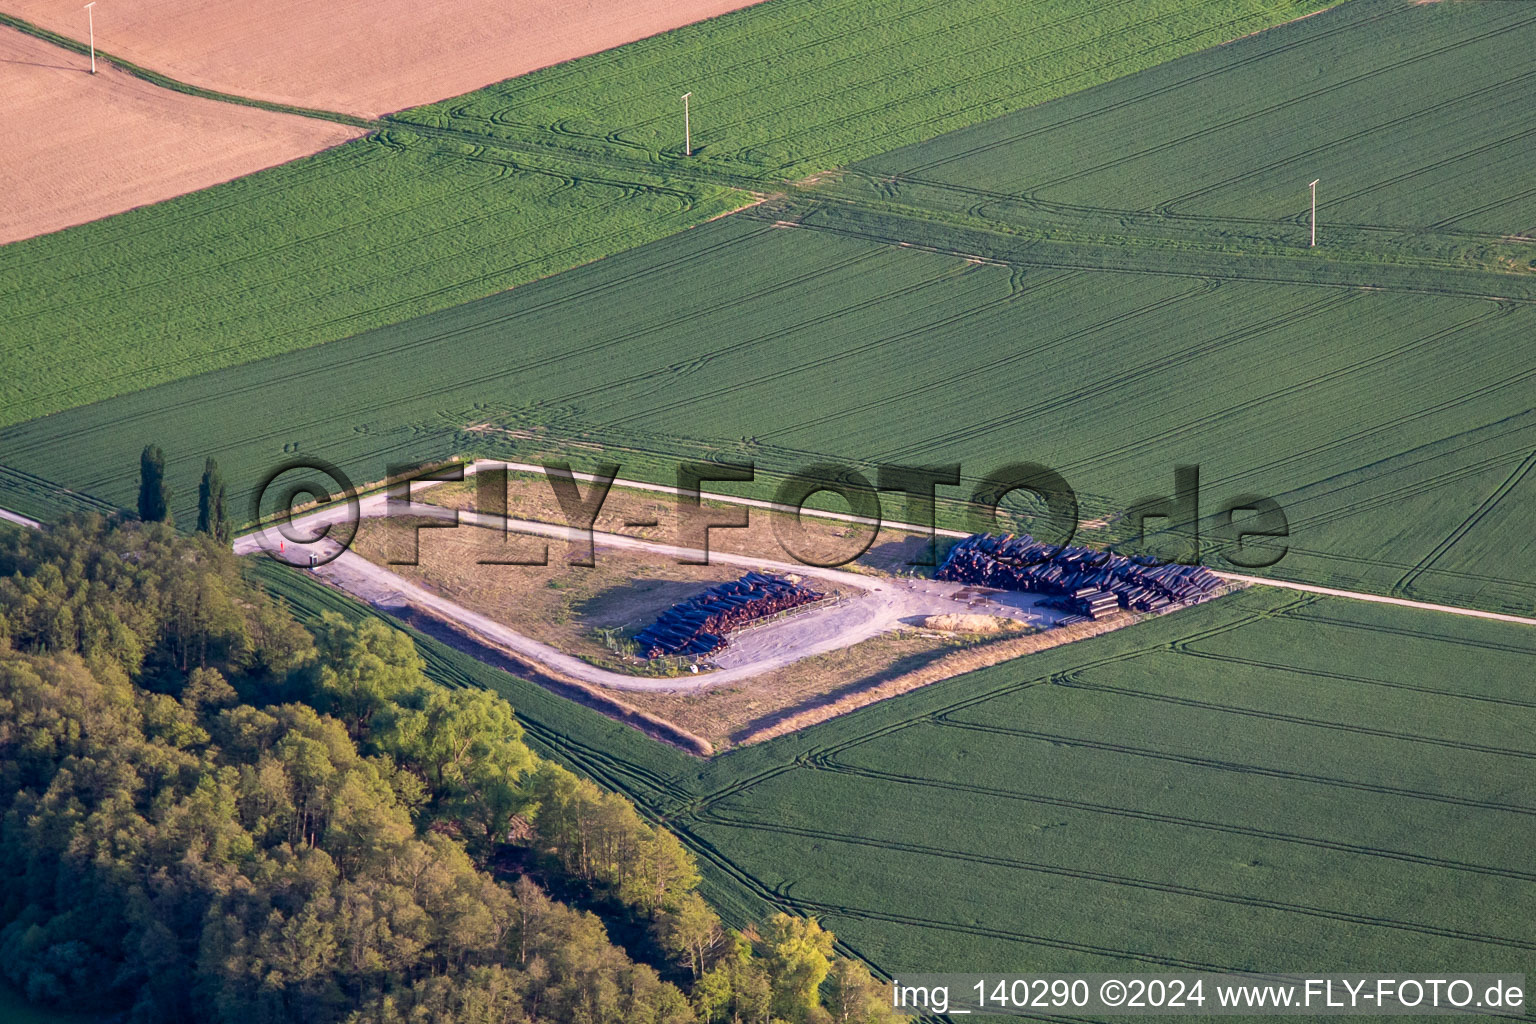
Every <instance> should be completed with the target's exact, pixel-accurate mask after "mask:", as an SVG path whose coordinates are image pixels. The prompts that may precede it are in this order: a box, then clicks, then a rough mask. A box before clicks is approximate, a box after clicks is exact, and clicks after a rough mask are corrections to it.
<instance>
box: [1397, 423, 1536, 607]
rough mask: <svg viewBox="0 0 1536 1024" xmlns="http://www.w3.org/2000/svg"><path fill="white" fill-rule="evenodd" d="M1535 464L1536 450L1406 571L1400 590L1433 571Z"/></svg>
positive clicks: (1523, 478) (1518, 483) (1507, 495)
mask: <svg viewBox="0 0 1536 1024" xmlns="http://www.w3.org/2000/svg"><path fill="white" fill-rule="evenodd" d="M1533 466H1536V451H1533V452H1531V454H1529V455H1527V456H1526V457H1525V459H1524V460H1523V461H1522V462H1521V463H1520V465H1519V466H1517V467H1515V471H1514V472H1513V473H1511V474H1510V475H1509V478H1508V479H1506V480H1505V481H1504V482H1503V483H1501V484H1500V485H1499V486H1498V488H1497V489H1496V490H1495V491H1494V492H1493V493H1492V494H1490V495H1488V497H1487V498H1486V499H1484V501H1483V503H1482V504H1481V505H1479V506H1478V507H1477V509H1476V510H1475V511H1474V512H1473V513H1472V514H1471V515H1469V516H1468V517H1467V518H1466V519H1465V520H1464V521H1463V522H1462V523H1461V525H1460V526H1458V527H1456V529H1455V530H1453V531H1451V534H1450V535H1449V536H1448V537H1446V538H1445V539H1444V540H1443V541H1441V542H1440V543H1439V544H1437V545H1435V547H1434V549H1433V550H1432V551H1430V553H1429V554H1428V555H1426V556H1425V557H1424V560H1423V561H1421V562H1419V564H1418V565H1416V566H1414V567H1413V569H1412V571H1410V572H1408V573H1405V574H1404V575H1403V578H1402V579H1400V580H1398V583H1397V588H1398V589H1399V590H1408V589H1410V588H1411V587H1412V586H1413V583H1414V581H1415V580H1417V579H1418V578H1419V577H1420V576H1422V575H1424V574H1425V573H1427V572H1431V571H1433V566H1434V564H1435V563H1436V562H1438V561H1439V560H1440V559H1441V558H1443V557H1444V556H1445V555H1446V554H1447V553H1448V552H1449V551H1450V550H1451V548H1453V547H1455V546H1456V545H1457V544H1458V543H1459V542H1461V541H1462V540H1463V539H1464V538H1465V537H1466V536H1467V534H1469V533H1471V532H1472V530H1473V529H1475V528H1476V527H1477V525H1478V523H1480V522H1482V520H1483V519H1484V518H1485V517H1486V516H1487V515H1488V513H1489V512H1492V511H1493V509H1494V508H1495V507H1496V506H1497V505H1498V504H1499V502H1501V501H1503V500H1505V499H1506V498H1508V497H1509V495H1510V494H1511V493H1512V492H1513V491H1514V490H1515V489H1516V488H1517V487H1519V486H1520V484H1521V482H1522V481H1524V480H1525V478H1526V477H1527V476H1528V475H1530V472H1531V467H1533Z"/></svg>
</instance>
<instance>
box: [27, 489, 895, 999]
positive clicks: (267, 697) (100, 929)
mask: <svg viewBox="0 0 1536 1024" xmlns="http://www.w3.org/2000/svg"><path fill="white" fill-rule="evenodd" d="M0 773H3V778H0V801H3V818H0V872H3V875H4V878H5V883H4V890H3V897H0V976H3V978H4V980H5V981H6V982H8V983H9V984H10V985H11V986H13V987H14V988H15V989H16V990H18V991H19V992H21V993H22V994H24V995H25V996H26V997H27V999H29V1000H30V1001H32V1002H33V1003H34V1004H37V1005H40V1006H44V1007H55V1008H59V1009H69V1010H84V1011H89V1012H92V1013H96V1014H99V1015H100V1016H101V1017H102V1018H103V1019H107V1018H112V1019H117V1020H122V1021H126V1022H133V1024H140V1022H143V1024H148V1022H158V1021H208V1022H221V1024H223V1022H227V1024H236V1022H239V1024H278V1022H284V1021H305V1022H318V1024H330V1022H346V1024H407V1022H409V1024H436V1022H444V1024H446V1022H450V1021H452V1022H455V1024H539V1022H551V1024H555V1022H559V1024H567V1022H568V1024H608V1022H613V1024H619V1022H623V1024H649V1022H654V1024H688V1022H732V1024H747V1022H753V1024H774V1022H787V1024H822V1022H828V1021H838V1022H855V1024H883V1022H890V1021H894V1020H897V1019H899V1018H896V1017H894V1016H893V1015H892V1014H891V1011H890V1010H889V1009H888V997H887V994H886V990H885V988H884V987H883V986H882V985H881V984H880V983H879V982H878V981H876V980H875V979H873V978H872V977H871V976H870V974H869V972H868V971H867V970H866V969H865V968H864V967H863V966H862V965H861V964H859V963H857V962H855V961H851V960H848V959H845V958H842V957H839V956H837V955H836V954H835V953H834V951H833V944H832V943H833V939H832V935H831V934H830V933H829V932H826V931H824V930H823V929H822V928H821V927H820V926H819V925H818V924H817V923H816V922H815V921H814V920H810V919H806V918H796V917H790V916H786V915H782V914H781V915H776V916H774V917H773V918H771V919H769V920H767V921H764V922H762V923H761V924H760V925H758V926H756V927H751V928H747V929H745V930H743V931H733V930H730V929H727V928H726V927H724V926H723V925H722V923H721V921H720V919H719V917H718V916H717V915H716V914H715V912H714V911H713V910H712V909H711V908H710V907H709V906H708V905H707V904H706V903H705V901H704V900H703V899H702V897H701V896H700V895H699V893H698V892H697V891H696V887H697V885H698V882H699V874H698V870H697V866H696V865H695V863H694V860H693V857H692V855H691V854H690V853H689V852H688V851H687V850H686V849H685V848H684V847H683V846H682V845H681V844H680V843H679V842H678V841H677V840H676V839H675V838H674V837H673V836H672V835H671V834H670V833H668V832H666V831H665V830H663V829H660V828H657V827H655V826H653V825H651V824H649V823H648V822H646V821H645V820H644V819H643V818H642V817H641V816H640V815H639V814H638V813H637V812H636V810H635V808H634V807H633V806H632V805H631V804H630V803H629V802H628V801H627V800H625V799H624V798H623V797H621V796H619V795H617V794H614V793H610V792H606V791H604V790H603V789H601V788H600V787H598V786H597V785H595V784H594V783H593V782H591V781H589V780H587V779H584V778H581V777H579V776H577V775H575V774H573V773H572V772H570V771H568V770H566V769H565V768H563V767H561V766H560V765H558V764H555V763H553V762H552V761H549V760H547V759H544V758H541V757H539V756H538V755H536V754H535V753H534V752H533V751H532V750H530V748H529V747H528V746H527V744H526V743H525V742H524V738H523V733H522V729H521V727H520V726H519V724H518V722H517V718H516V715H515V713H514V711H513V709H512V708H511V707H510V706H509V705H508V704H507V703H506V702H505V701H503V700H502V699H501V698H500V697H498V696H496V695H494V694H492V693H489V692H487V691H484V690H475V689H463V690H451V689H447V688H444V687H441V686H438V685H437V684H435V683H433V682H432V681H431V680H429V679H428V678H427V676H426V675H424V674H423V666H422V661H421V659H420V657H419V655H418V653H417V651H416V648H415V646H414V644H413V643H412V641H411V640H410V638H409V637H408V636H407V635H406V634H404V633H402V632H399V631H396V630H393V629H391V628H390V627H388V626H387V625H385V624H384V623H382V622H380V621H377V620H366V621H362V622H356V623H354V622H348V621H345V620H343V619H342V618H340V617H338V616H334V615H332V616H326V617H324V618H322V619H321V620H320V621H319V623H318V625H317V626H316V628H314V629H313V631H311V630H307V629H305V628H304V627H302V626H300V625H299V624H298V622H297V621H296V620H295V619H294V618H293V616H291V615H290V614H289V612H288V610H287V609H286V607H284V606H283V605H282V604H281V603H280V602H278V601H275V600H274V599H272V598H271V597H270V596H268V595H267V594H266V593H265V592H264V591H262V590H261V589H259V588H258V587H256V586H254V585H252V584H251V583H250V582H249V581H248V580H247V579H246V578H245V576H244V575H243V574H242V571H241V566H240V563H239V561H238V560H237V559H236V558H235V556H234V555H233V554H231V553H230V552H229V550H228V549H227V547H224V546H221V545H220V544H219V543H218V542H217V541H216V540H214V539H213V538H212V537H210V536H207V535H204V534H198V535H194V536H186V535H183V534H178V533H177V532H176V531H175V530H174V529H172V528H171V527H170V526H169V525H167V524H164V523H142V522H112V523H109V522H106V521H103V520H101V519H99V518H87V519H75V520H68V521H65V522H62V523H60V524H57V525H54V526H51V527H49V528H46V529H45V530H42V531H25V530H16V531H7V532H5V533H4V534H3V535H0ZM616 939H617V940H618V941H616Z"/></svg>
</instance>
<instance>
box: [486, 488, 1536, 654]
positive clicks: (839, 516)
mask: <svg viewBox="0 0 1536 1024" xmlns="http://www.w3.org/2000/svg"><path fill="white" fill-rule="evenodd" d="M483 461H485V462H486V464H495V465H498V466H506V467H507V469H508V470H511V471H513V472H519V473H543V472H544V471H545V470H544V467H543V466H541V465H537V464H535V463H531V462H495V461H494V460H483ZM480 464H481V460H477V461H476V462H474V463H471V464H470V465H469V466H466V467H465V469H464V475H465V476H469V475H471V474H472V473H474V472H476V469H477V467H478V466H479V465H480ZM572 475H573V476H574V477H575V478H576V479H577V480H580V481H582V482H583V483H591V482H592V481H593V480H595V479H597V478H596V477H594V476H593V475H592V474H591V473H573V474H572ZM613 483H614V485H615V486H618V487H627V488H629V489H631V490H637V491H650V492H653V493H659V494H669V495H672V496H673V497H676V496H677V488H676V487H670V486H668V485H666V484H652V483H645V482H643V481H638V480H625V479H623V478H615V479H614V481H613ZM699 498H700V499H701V500H703V501H720V502H725V503H726V504H731V505H746V506H748V507H751V508H761V509H766V510H768V511H770V512H782V513H786V514H791V513H794V512H795V509H793V508H791V507H789V506H788V505H784V504H781V503H779V502H775V501H765V500H763V499H762V498H742V497H737V496H734V495H729V494H716V493H712V492H709V491H700V492H699ZM800 514H801V515H803V516H813V517H815V518H818V519H834V520H837V521H838V522H843V523H855V524H857V525H860V526H889V527H891V528H892V529H895V530H902V531H905V532H907V533H926V532H928V528H927V527H926V526H919V525H917V524H916V523H903V522H898V521H896V520H892V519H882V520H875V519H870V518H868V517H867V516H856V515H850V514H849V513H846V512H823V511H821V510H820V509H814V508H807V509H801V510H800ZM933 532H934V534H935V535H936V536H939V537H950V538H953V539H955V540H963V539H964V538H966V537H969V536H970V534H969V533H964V532H962V531H960V530H946V529H944V528H943V527H934V530H933ZM1211 571H1212V572H1214V573H1216V575H1217V576H1220V577H1221V578H1222V579H1224V580H1230V581H1231V582H1233V583H1247V584H1249V585H1251V586H1258V587H1276V588H1278V589H1281V590H1296V591H1300V592H1302V593H1306V594H1322V595H1323V596H1325V597H1342V598H1348V599H1352V600H1356V601H1369V602H1371V603H1374V604H1392V605H1400V606H1402V607H1405V608H1417V609H1419V610H1421V611H1431V612H1444V613H1446V614H1447V615H1466V616H1470V617H1472V618H1476V619H1491V620H1493V621H1495V622H1512V623H1515V624H1517V625H1521V626H1536V618H1530V617H1527V616H1523V615H1506V614H1504V613H1503V612H1485V611H1482V610H1480V609H1477V608H1462V607H1460V606H1459V605H1453V604H1434V603H1432V602H1429V601H1411V600H1408V599H1407V598H1402V597H1386V596H1384V595H1381V594H1368V593H1363V592H1361V591H1357V590H1340V589H1338V588H1336V587H1321V586H1316V585H1314V584H1311V583H1293V582H1291V581H1290V580H1280V579H1272V578H1270V577H1267V576H1248V575H1244V574H1242V573H1232V572H1220V571H1218V570H1215V569H1212V570H1211Z"/></svg>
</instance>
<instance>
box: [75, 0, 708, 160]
mask: <svg viewBox="0 0 1536 1024" xmlns="http://www.w3.org/2000/svg"><path fill="white" fill-rule="evenodd" d="M91 2H92V3H94V2H95V0H91ZM692 95H693V93H691V92H685V93H683V156H693V129H692V126H691V125H689V123H688V97H689V96H692Z"/></svg>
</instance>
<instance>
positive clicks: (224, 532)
mask: <svg viewBox="0 0 1536 1024" xmlns="http://www.w3.org/2000/svg"><path fill="white" fill-rule="evenodd" d="M197 532H198V533H206V534H208V536H210V537H212V538H213V539H214V540H216V541H218V542H219V543H220V544H228V543H229V538H230V533H231V531H230V526H229V510H228V509H227V508H226V507H225V500H224V476H223V474H221V473H220V472H219V464H218V463H217V462H215V461H214V460H213V459H211V458H210V459H209V460H208V461H207V462H206V463H205V464H204V465H203V482H202V483H200V484H198V486H197Z"/></svg>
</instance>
